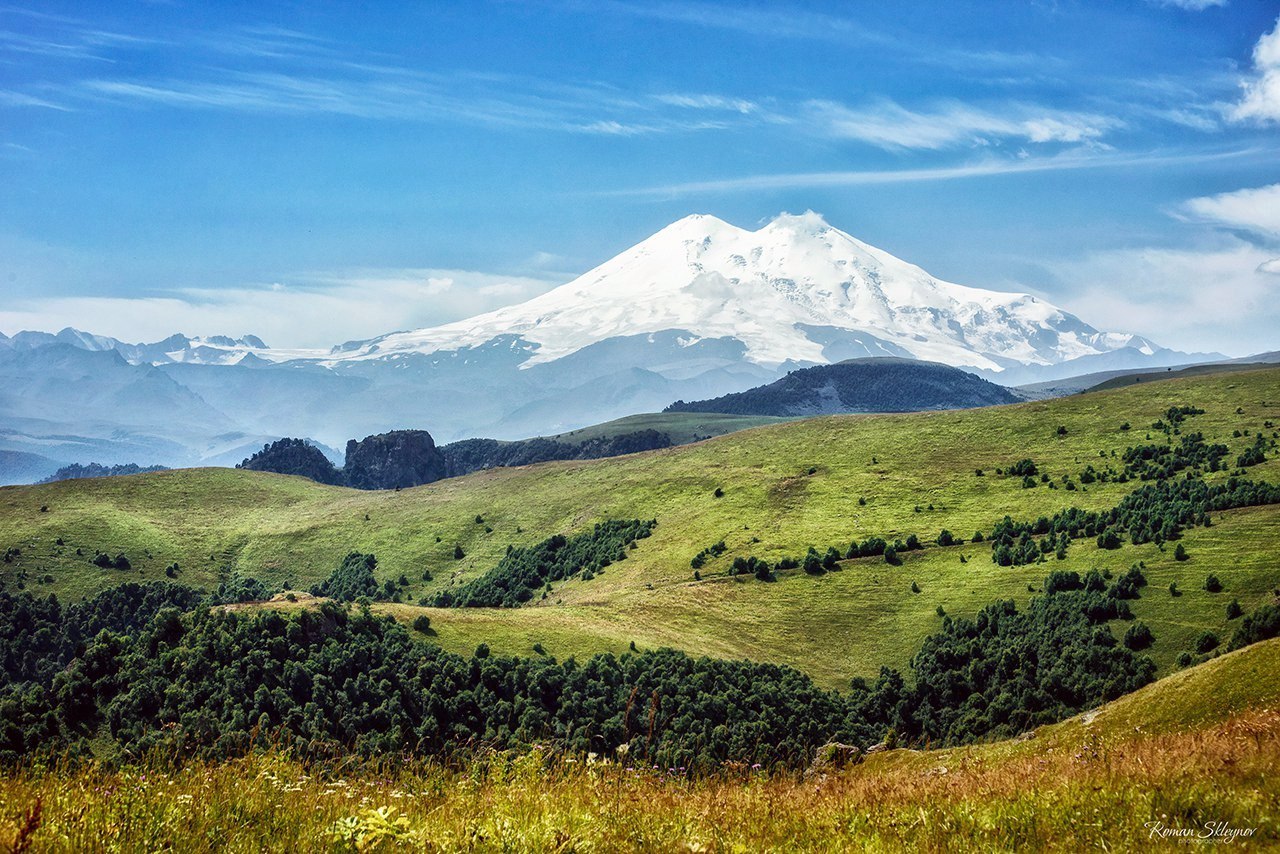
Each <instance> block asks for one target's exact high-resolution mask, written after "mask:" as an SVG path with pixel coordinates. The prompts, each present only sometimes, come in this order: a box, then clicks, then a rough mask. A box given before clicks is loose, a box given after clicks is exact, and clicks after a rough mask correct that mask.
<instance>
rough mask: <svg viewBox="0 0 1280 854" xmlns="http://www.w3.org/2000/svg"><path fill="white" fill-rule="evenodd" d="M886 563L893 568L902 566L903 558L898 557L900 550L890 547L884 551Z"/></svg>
mask: <svg viewBox="0 0 1280 854" xmlns="http://www.w3.org/2000/svg"><path fill="white" fill-rule="evenodd" d="M884 562H885V563H887V564H889V565H891V566H901V565H902V558H900V557H898V550H897V549H895V548H894V547H893V546H888V547H887V548H885V550H884Z"/></svg>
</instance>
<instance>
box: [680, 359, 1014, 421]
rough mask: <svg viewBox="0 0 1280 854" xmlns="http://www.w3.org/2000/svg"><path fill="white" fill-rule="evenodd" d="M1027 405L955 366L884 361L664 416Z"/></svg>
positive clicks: (792, 377)
mask: <svg viewBox="0 0 1280 854" xmlns="http://www.w3.org/2000/svg"><path fill="white" fill-rule="evenodd" d="M1022 399H1023V398H1022V397H1020V396H1019V395H1017V394H1015V393H1013V392H1012V391H1010V390H1008V389H1006V388H1005V387H1003V386H999V385H996V384H995V383H993V382H989V381H987V380H984V379H982V378H981V377H978V376H976V375H974V374H970V373H967V372H965V371H962V370H960V369H959V368H953V367H951V366H950V365H943V364H940V363H938V362H923V361H919V360H916V359H901V358H891V357H879V358H874V359H847V360H845V361H842V362H837V363H835V364H834V365H816V366H814V367H812V368H801V369H799V370H796V371H792V372H790V373H788V374H787V375H786V376H785V377H783V378H782V379H779V380H775V381H774V382H771V383H768V384H766V385H762V386H756V387H755V388H751V389H747V390H746V391H740V392H734V393H731V394H726V395H722V396H720V397H717V398H714V399H711V400H694V401H688V402H686V401H682V400H678V401H676V402H675V403H673V404H671V405H670V406H668V407H667V408H666V409H665V410H663V411H664V412H718V413H723V414H726V415H771V416H783V417H786V416H807V415H840V414H845V413H854V412H918V411H921V410H930V409H933V410H939V409H971V408H976V407H979V406H995V405H999V404H1002V403H1017V402H1019V401H1021V400H1022Z"/></svg>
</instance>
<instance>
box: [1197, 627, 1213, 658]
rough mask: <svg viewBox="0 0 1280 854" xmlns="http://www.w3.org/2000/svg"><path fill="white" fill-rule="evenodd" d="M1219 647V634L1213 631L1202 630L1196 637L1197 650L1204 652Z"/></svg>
mask: <svg viewBox="0 0 1280 854" xmlns="http://www.w3.org/2000/svg"><path fill="white" fill-rule="evenodd" d="M1217 648H1218V636H1217V635H1216V634H1214V633H1213V632H1201V633H1200V636H1199V637H1197V638H1196V652H1198V653H1201V654H1204V653H1206V652H1213V651H1214V650H1215V649H1217Z"/></svg>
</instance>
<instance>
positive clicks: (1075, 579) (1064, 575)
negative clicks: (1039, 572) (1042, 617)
mask: <svg viewBox="0 0 1280 854" xmlns="http://www.w3.org/2000/svg"><path fill="white" fill-rule="evenodd" d="M1083 588H1084V582H1082V581H1081V580H1080V573H1078V572H1072V571H1070V570H1057V571H1055V572H1051V573H1049V577H1048V578H1046V579H1045V580H1044V593H1045V595H1046V596H1052V595H1053V594H1055V593H1058V592H1060V591H1064V590H1081V589H1083Z"/></svg>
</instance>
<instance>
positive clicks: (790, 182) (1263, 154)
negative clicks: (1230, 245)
mask: <svg viewBox="0 0 1280 854" xmlns="http://www.w3.org/2000/svg"><path fill="white" fill-rule="evenodd" d="M1276 156H1280V150H1276V149H1260V148H1244V149H1228V150H1220V151H1196V152H1183V153H1179V152H1160V151H1147V152H1135V153H1118V152H1115V151H1099V150H1091V149H1072V150H1067V151H1064V152H1061V153H1058V154H1054V155H1050V156H1040V157H1035V156H1014V157H986V158H983V159H981V160H974V161H969V162H965V163H959V164H956V165H952V166H935V167H921V168H911V169H850V170H838V171H828V172H780V173H773V174H763V175H743V176H739V177H735V178H722V179H716V180H709V181H688V182H683V183H676V184H661V185H655V186H650V187H637V188H631V189H623V190H614V191H610V192H607V193H603V194H601V195H610V196H614V195H616V196H637V197H646V196H649V197H658V198H663V197H674V196H687V195H711V194H718V193H742V192H753V191H758V190H795V189H830V188H834V187H859V186H869V185H877V184H912V183H927V182H932V181H957V180H964V179H967V178H984V177H993V176H999V175H1020V174H1028V173H1033V172H1060V171H1074V170H1084V169H1117V168H1159V167H1167V166H1185V165H1191V164H1204V163H1212V162H1216V161H1226V160H1237V159H1256V160H1260V161H1266V160H1269V159H1271V158H1274V157H1276Z"/></svg>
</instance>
